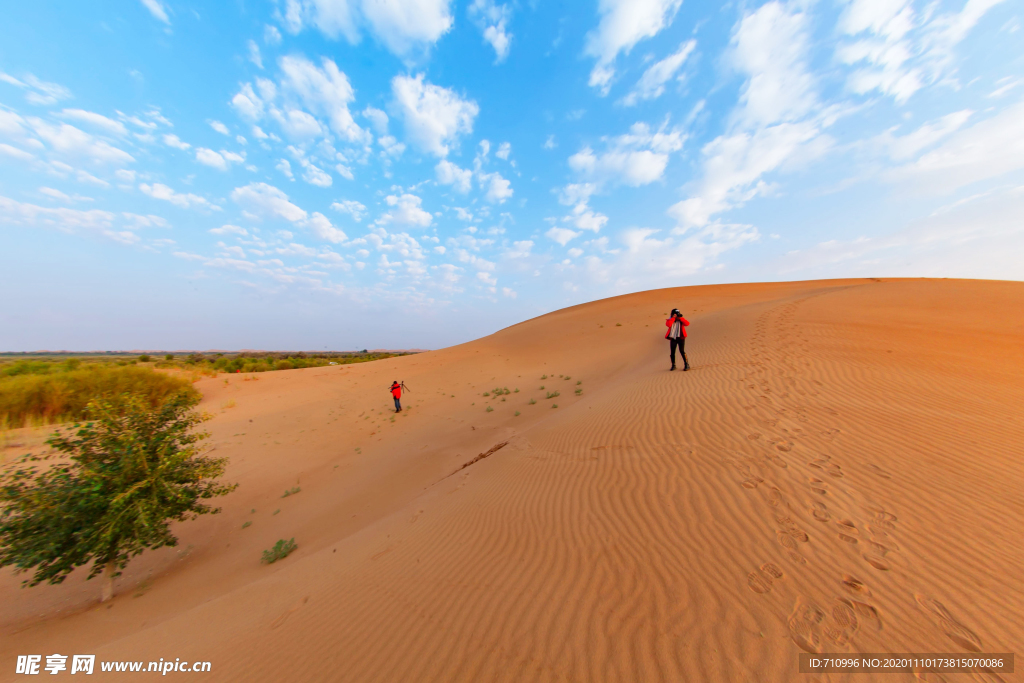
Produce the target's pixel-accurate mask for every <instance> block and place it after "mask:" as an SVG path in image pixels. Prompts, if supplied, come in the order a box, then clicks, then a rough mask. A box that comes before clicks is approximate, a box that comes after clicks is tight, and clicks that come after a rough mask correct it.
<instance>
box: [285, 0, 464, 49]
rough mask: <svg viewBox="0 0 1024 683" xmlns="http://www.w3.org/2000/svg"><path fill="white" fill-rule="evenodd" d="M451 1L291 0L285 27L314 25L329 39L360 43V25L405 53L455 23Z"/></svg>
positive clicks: (433, 39) (295, 29)
mask: <svg viewBox="0 0 1024 683" xmlns="http://www.w3.org/2000/svg"><path fill="white" fill-rule="evenodd" d="M449 5H450V0H388V1H385V2H381V1H380V0H287V1H286V3H285V12H284V16H283V17H282V18H283V20H284V25H285V28H286V29H287V30H288V31H290V32H291V33H298V32H299V31H301V30H302V28H303V26H306V25H308V26H314V27H316V28H317V29H318V30H320V32H321V33H323V34H324V35H326V36H327V37H329V38H332V39H337V38H338V37H339V36H343V37H344V38H345V39H346V40H347V41H348V42H349V43H352V44H355V43H357V42H359V38H360V36H359V33H360V27H361V26H366V27H367V28H369V29H370V32H371V33H372V34H373V35H374V37H376V38H377V40H379V41H380V42H381V43H383V44H384V45H385V46H386V47H387V48H388V49H389V50H390V51H391V52H393V53H394V54H396V55H399V56H402V55H405V54H407V53H409V52H413V51H416V50H421V49H423V48H426V47H427V46H429V45H430V44H432V43H434V42H436V41H437V40H438V39H439V38H440V37H441V36H442V35H444V34H445V33H446V32H447V31H448V29H449V28H451V25H452V16H451V13H450V12H449Z"/></svg>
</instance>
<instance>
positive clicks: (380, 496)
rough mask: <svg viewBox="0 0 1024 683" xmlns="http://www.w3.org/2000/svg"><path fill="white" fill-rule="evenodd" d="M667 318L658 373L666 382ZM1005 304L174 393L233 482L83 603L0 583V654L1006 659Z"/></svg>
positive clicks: (657, 325)
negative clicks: (108, 600) (177, 542)
mask: <svg viewBox="0 0 1024 683" xmlns="http://www.w3.org/2000/svg"><path fill="white" fill-rule="evenodd" d="M673 307H679V308H680V309H681V310H682V311H683V313H684V314H685V315H686V316H687V317H688V318H689V320H690V321H691V325H690V327H689V332H690V338H689V339H688V340H687V353H688V355H689V358H690V363H691V365H692V366H693V369H692V370H691V371H689V372H685V373H684V372H679V371H677V372H671V373H670V372H668V371H667V370H668V365H669V362H668V343H667V342H666V341H665V340H664V339H663V336H664V325H663V320H664V318H665V317H666V316H667V312H668V311H669V310H670V309H671V308H673ZM1021 310H1024V284H1022V283H1011V282H989V281H958V280H843V281H819V282H800V283H778V284H750V285H723V286H704V287H688V288H678V289H669V290H658V291H652V292H642V293H639V294H633V295H627V296H622V297H616V298H613V299H607V300H602V301H597V302H594V303H590V304H585V305H582V306H576V307H573V308H569V309H564V310H561V311H556V312H554V313H551V314H549V315H545V316H542V317H540V318H536V319H533V320H529V321H526V322H523V323H520V324H518V325H515V326H512V327H510V328H507V329H505V330H502V331H500V332H498V333H496V334H494V335H491V336H489V337H485V338H483V339H479V340H476V341H473V342H470V343H467V344H462V345H459V346H455V347H451V348H448V349H443V350H440V351H432V352H427V353H423V354H419V355H416V356H410V357H403V358H394V359H388V360H382V361H377V362H374V363H368V364H363V365H353V366H340V367H327V368H310V369H306V370H292V371H281V372H275V373H266V374H264V375H259V376H256V377H252V378H249V377H248V376H231V377H229V378H227V380H225V378H223V377H221V378H218V379H208V380H203V381H202V382H201V383H200V384H199V387H200V389H201V390H202V391H203V393H204V396H205V399H204V406H205V407H206V409H207V410H210V411H211V412H214V413H215V415H216V417H215V419H214V420H213V421H212V422H211V423H210V429H211V431H212V433H213V438H212V439H211V442H212V446H214V447H215V448H216V451H217V454H218V455H226V456H228V457H229V458H231V464H230V467H229V469H228V472H227V474H226V476H225V479H226V480H227V481H237V482H239V483H240V487H239V489H238V491H237V492H235V493H234V494H232V495H231V496H229V497H227V498H225V499H223V502H222V505H223V507H224V513H223V514H221V515H218V516H216V517H211V518H209V519H203V520H200V521H198V522H194V523H190V524H188V525H184V526H182V527H181V529H180V537H181V541H182V543H181V546H180V547H179V548H177V549H167V550H164V551H160V552H154V553H150V554H148V555H145V556H143V557H141V558H140V559H139V560H136V561H135V562H134V563H133V564H132V565H130V566H129V570H128V572H127V574H126V575H125V577H124V578H123V579H122V580H121V581H120V582H119V584H118V596H117V597H116V598H115V600H114V602H113V605H112V606H110V607H109V608H108V607H107V606H106V605H103V606H99V605H97V604H95V602H94V601H93V600H94V596H95V593H96V587H95V586H94V585H93V582H90V583H85V582H84V581H82V580H81V578H80V577H78V576H77V575H76V576H73V577H72V578H70V579H69V580H68V582H67V583H66V585H63V586H59V587H44V588H37V589H31V590H22V589H20V588H18V579H17V578H16V577H13V576H12V575H10V573H9V572H5V573H4V574H3V575H2V576H0V599H2V603H3V604H4V605H5V606H6V607H5V609H4V614H3V618H2V621H0V628H2V633H3V634H4V637H3V639H2V641H0V653H2V654H0V660H2V661H5V662H10V661H13V659H14V657H15V656H16V655H17V654H25V653H44V654H49V653H52V652H61V653H66V654H71V653H78V652H83V653H84V652H89V653H95V654H96V655H97V659H98V660H146V661H149V660H152V659H158V658H160V657H163V658H165V659H167V658H171V659H173V658H175V657H180V658H182V659H188V660H190V661H193V660H204V661H211V662H212V665H213V676H214V678H215V679H216V680H238V681H243V680H244V681H264V680H266V681H271V680H342V679H343V680H353V681H378V680H379V681H397V680H416V681H427V680H437V681H447V680H473V681H493V680H508V681H519V680H552V681H555V680H559V681H560V680H593V681H657V680H664V681H678V680H708V681H738V680H764V681H788V680H797V679H798V678H800V677H801V675H800V674H798V673H797V655H798V654H799V653H801V652H834V653H842V652H885V651H889V652H914V651H916V652H1013V651H1017V652H1021V651H1024V647H1022V645H1024V626H1022V625H1021V623H1020V615H1021V614H1024V585H1022V584H1021V582H1020V578H1019V577H1020V567H1021V565H1022V564H1024V545H1022V543H1021V541H1020V529H1021V528H1022V526H1024V508H1022V506H1021V505H1020V492H1021V491H1022V490H1024V459H1022V458H1021V455H1022V452H1024V451H1022V447H1021V444H1022V443H1024V421H1022V420H1021V409H1020V406H1022V405H1024V359H1022V357H1021V354H1020V350H1021V348H1024V322H1022V321H1021V319H1020V318H1019V316H1018V315H1016V313H1015V312H1019V311H1021ZM542 377H544V379H542ZM394 379H399V380H403V379H404V380H405V381H406V383H407V384H408V386H409V387H410V388H411V391H410V392H409V393H407V394H406V395H405V396H404V397H403V406H408V408H409V409H408V410H405V411H403V413H401V414H399V415H397V416H394V415H393V414H392V413H391V412H390V411H389V410H388V407H389V405H390V403H391V401H390V395H389V394H388V393H387V387H388V385H389V384H390V382H391V381H392V380H394ZM496 388H497V389H501V390H502V391H500V392H497V393H495V392H494V391H493V390H494V389H496ZM505 388H508V389H509V393H504V391H503V390H504V389H505ZM577 390H580V391H579V392H577ZM485 392H486V393H488V394H489V396H484V395H483V394H484V393H485ZM555 393H557V394H558V395H557V396H553V394H555ZM549 396H550V397H549ZM531 401H533V403H531ZM556 405H557V407H555V406H556ZM488 408H491V410H490V411H488ZM516 413H518V415H517V414H516ZM292 487H300V488H301V491H300V492H298V493H295V494H294V495H288V496H287V497H282V495H283V494H284V492H285V491H288V490H289V489H291V488H292ZM246 522H251V524H248V525H246V526H245V527H244V528H243V524H245V523H246ZM291 537H294V538H295V539H296V542H297V543H298V550H297V551H296V552H295V553H293V554H292V555H291V556H289V557H288V558H286V559H285V560H282V561H280V562H278V563H275V564H274V565H272V566H265V565H261V564H260V562H259V557H260V552H261V551H262V550H263V549H266V548H268V547H270V546H271V545H273V543H274V542H275V541H276V540H277V539H279V538H285V539H287V538H291ZM41 617H42V618H41ZM10 675H11V674H10V671H9V670H8V671H4V672H3V675H2V676H0V679H3V680H7V679H6V678H4V677H5V676H10ZM831 676H832V677H831V678H829V680H846V678H844V677H842V676H838V675H835V674H833V675H831ZM854 676H855V675H851V676H849V677H847V678H849V679H850V680H853V677H854ZM894 680H895V679H894Z"/></svg>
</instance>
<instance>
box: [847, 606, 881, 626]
mask: <svg viewBox="0 0 1024 683" xmlns="http://www.w3.org/2000/svg"><path fill="white" fill-rule="evenodd" d="M849 604H852V605H853V609H854V611H855V612H856V613H857V618H858V623H864V624H868V625H869V626H871V627H872V628H874V629H875V630H876V631H881V630H882V617H881V615H879V614H878V610H877V609H875V607H874V606H873V605H869V604H868V603H866V602H859V601H857V600H850V601H849Z"/></svg>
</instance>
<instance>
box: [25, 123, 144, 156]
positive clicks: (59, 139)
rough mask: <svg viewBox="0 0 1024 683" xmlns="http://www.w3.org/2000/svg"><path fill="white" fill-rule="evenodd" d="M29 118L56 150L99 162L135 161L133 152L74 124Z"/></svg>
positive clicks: (41, 135) (37, 130)
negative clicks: (129, 152) (100, 138)
mask: <svg viewBox="0 0 1024 683" xmlns="http://www.w3.org/2000/svg"><path fill="white" fill-rule="evenodd" d="M27 120H28V122H29V123H30V124H31V125H32V128H33V129H34V130H35V132H36V134H37V135H38V136H39V137H40V138H41V139H42V140H43V141H44V142H46V143H47V144H48V145H49V146H50V148H51V149H53V150H54V151H55V152H58V153H61V154H64V155H67V156H71V157H78V158H84V159H87V160H89V161H92V162H93V163H97V164H104V163H110V164H126V163H130V162H133V161H135V157H133V156H132V155H131V154H128V153H127V152H125V151H124V150H122V149H119V148H117V147H114V146H113V145H111V144H109V143H108V142H106V141H104V140H99V139H97V138H96V137H95V136H93V135H90V134H89V133H86V132H85V131H83V130H81V129H79V128H75V127H74V126H72V125H69V124H66V123H59V124H50V123H47V122H45V121H43V120H42V119H38V118H29V119H27Z"/></svg>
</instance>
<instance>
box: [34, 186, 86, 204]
mask: <svg viewBox="0 0 1024 683" xmlns="http://www.w3.org/2000/svg"><path fill="white" fill-rule="evenodd" d="M39 194H41V195H43V196H45V197H49V198H50V199H55V200H57V201H59V202H66V203H68V204H70V203H72V202H91V201H93V198H92V197H83V196H82V195H80V194H76V195H74V196H72V195H68V194H66V193H64V192H61V191H60V190H57V189H54V188H52V187H40V188H39Z"/></svg>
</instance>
